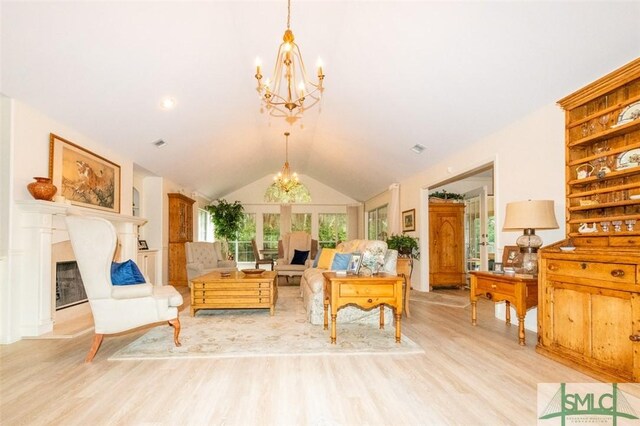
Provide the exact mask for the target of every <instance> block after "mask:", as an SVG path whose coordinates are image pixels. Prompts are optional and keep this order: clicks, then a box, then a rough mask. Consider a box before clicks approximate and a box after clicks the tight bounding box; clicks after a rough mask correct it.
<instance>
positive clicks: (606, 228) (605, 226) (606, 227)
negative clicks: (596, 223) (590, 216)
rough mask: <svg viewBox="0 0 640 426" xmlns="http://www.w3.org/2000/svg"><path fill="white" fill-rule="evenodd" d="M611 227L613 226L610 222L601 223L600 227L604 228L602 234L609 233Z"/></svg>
mask: <svg viewBox="0 0 640 426" xmlns="http://www.w3.org/2000/svg"><path fill="white" fill-rule="evenodd" d="M609 225H611V222H609V221H604V222H600V227H601V228H602V232H609Z"/></svg>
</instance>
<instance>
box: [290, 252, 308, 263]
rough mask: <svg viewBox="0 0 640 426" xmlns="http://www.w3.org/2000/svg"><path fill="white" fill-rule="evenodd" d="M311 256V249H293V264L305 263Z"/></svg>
mask: <svg viewBox="0 0 640 426" xmlns="http://www.w3.org/2000/svg"><path fill="white" fill-rule="evenodd" d="M308 257H309V250H293V258H292V259H291V264H292V265H304V263H305V262H306V261H307V258H308Z"/></svg>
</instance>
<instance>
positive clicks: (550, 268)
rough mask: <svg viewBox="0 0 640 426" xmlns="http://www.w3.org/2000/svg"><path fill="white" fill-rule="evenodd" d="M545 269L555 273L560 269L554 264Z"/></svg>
mask: <svg viewBox="0 0 640 426" xmlns="http://www.w3.org/2000/svg"><path fill="white" fill-rule="evenodd" d="M547 269H548V270H550V271H557V270H558V269H560V268H559V267H558V265H556V264H555V263H550V264H549V266H547Z"/></svg>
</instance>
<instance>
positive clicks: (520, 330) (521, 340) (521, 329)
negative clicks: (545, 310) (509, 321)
mask: <svg viewBox="0 0 640 426" xmlns="http://www.w3.org/2000/svg"><path fill="white" fill-rule="evenodd" d="M518 340H519V343H520V345H521V346H524V315H518Z"/></svg>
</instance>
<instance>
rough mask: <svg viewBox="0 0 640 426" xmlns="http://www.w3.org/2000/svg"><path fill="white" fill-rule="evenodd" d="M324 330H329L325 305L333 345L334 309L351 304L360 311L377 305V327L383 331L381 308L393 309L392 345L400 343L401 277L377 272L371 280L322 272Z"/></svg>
mask: <svg viewBox="0 0 640 426" xmlns="http://www.w3.org/2000/svg"><path fill="white" fill-rule="evenodd" d="M322 275H324V329H325V330H327V329H328V328H329V316H328V312H329V305H331V343H336V319H337V318H338V309H340V308H341V307H343V306H345V305H348V304H355V305H357V306H360V307H361V308H364V309H371V308H373V307H376V306H380V328H381V329H383V328H384V305H389V306H390V307H391V308H393V310H394V317H395V320H396V343H400V331H401V321H402V319H401V318H402V307H403V294H402V284H403V282H404V278H403V277H402V276H398V275H387V274H383V273H380V274H378V275H374V276H371V277H363V276H359V275H341V276H338V275H336V273H335V272H324V273H323V274H322Z"/></svg>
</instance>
